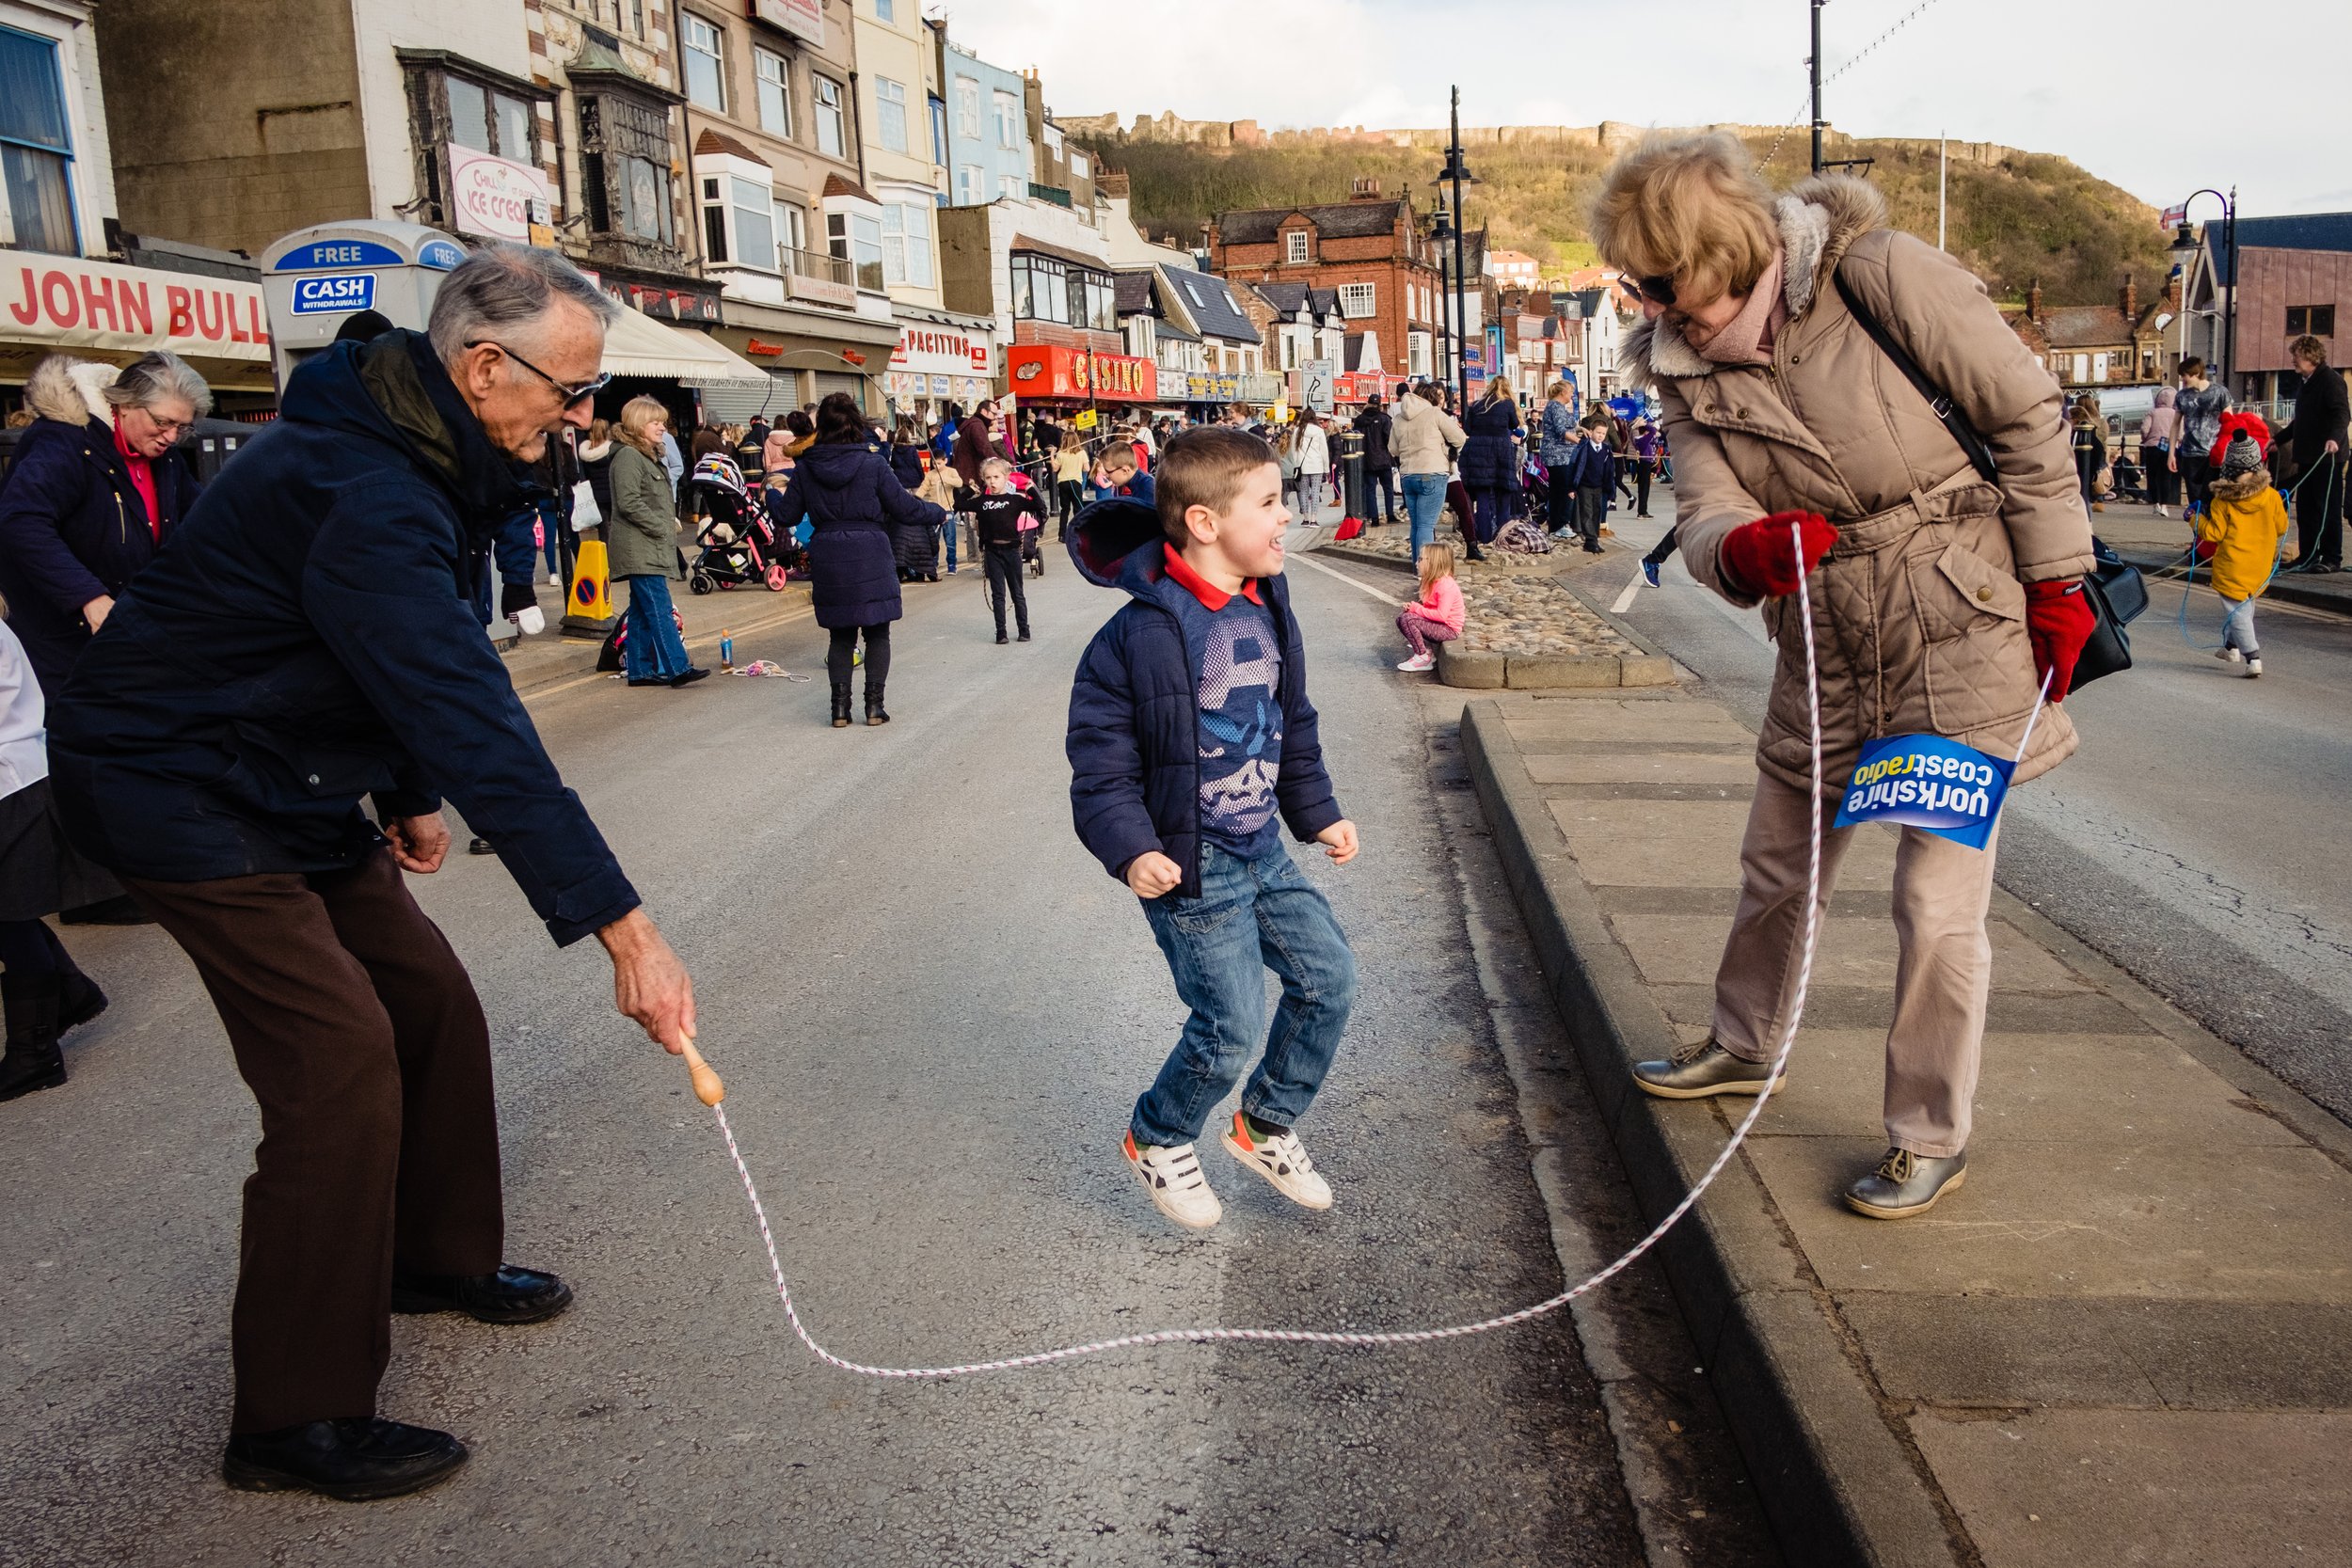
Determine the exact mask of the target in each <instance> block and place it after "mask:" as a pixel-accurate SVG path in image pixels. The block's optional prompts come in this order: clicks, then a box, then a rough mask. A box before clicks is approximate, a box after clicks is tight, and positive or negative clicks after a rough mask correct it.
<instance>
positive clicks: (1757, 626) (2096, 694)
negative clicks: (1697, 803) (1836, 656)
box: [1578, 490, 2352, 1120]
mask: <svg viewBox="0 0 2352 1568" xmlns="http://www.w3.org/2000/svg"><path fill="white" fill-rule="evenodd" d="M1672 506H1673V502H1672V492H1671V491H1670V490H1669V491H1666V492H1664V493H1663V494H1662V495H1661V497H1660V498H1659V503H1658V504H1657V505H1656V507H1655V510H1656V511H1657V512H1658V513H1659V516H1658V517H1657V518H1656V519H1655V520H1654V521H1649V522H1643V521H1640V520H1638V519H1629V518H1622V517H1621V515H1618V514H1612V515H1611V517H1612V523H1613V526H1614V527H1615V528H1616V529H1617V530H1618V531H1619V532H1620V533H1621V534H1622V536H1623V542H1624V543H1625V544H1626V545H1628V546H1631V548H1630V549H1629V550H1622V551H1621V550H1612V551H1611V552H1610V554H1609V555H1608V556H1607V557H1606V558H1605V559H1604V560H1603V561H1601V562H1597V563H1595V564H1594V565H1592V566H1590V567H1587V568H1584V569H1583V570H1582V571H1581V572H1580V573H1579V574H1578V575H1579V577H1580V578H1581V579H1582V580H1583V581H1585V582H1586V583H1587V584H1589V586H1590V587H1591V588H1592V589H1593V590H1595V591H1597V592H1599V593H1602V594H1606V595H1608V596H1609V597H1612V598H1613V597H1614V596H1615V594H1616V593H1617V592H1618V590H1619V589H1620V588H1621V587H1622V586H1623V585H1624V583H1625V581H1626V580H1627V579H1628V578H1629V577H1630V576H1631V575H1632V573H1633V571H1634V562H1635V559H1636V556H1637V555H1638V553H1639V551H1641V550H1643V549H1646V548H1647V547H1648V546H1650V545H1651V544H1653V543H1655V542H1656V540H1657V539H1658V538H1659V537H1660V535H1661V534H1662V533H1663V532H1664V531H1665V528H1666V526H1667V518H1668V517H1669V516H1670V515H1671V514H1672ZM1663 576H1664V580H1665V587H1664V588H1663V589H1662V590H1661V591H1658V592H1650V591H1646V590H1645V592H1644V593H1643V594H1641V595H1640V597H1639V598H1638V599H1637V600H1636V602H1635V605H1634V607H1633V610H1631V612H1630V615H1629V619H1630V620H1631V622H1632V624H1633V625H1634V626H1636V627H1638V628H1640V629H1642V630H1643V631H1645V633H1647V634H1648V635H1649V636H1651V637H1652V638H1653V639H1655V640H1656V641H1659V642H1660V643H1661V645H1662V646H1663V647H1665V649H1666V650H1667V651H1668V652H1669V653H1671V654H1673V655H1674V656H1675V657H1676V658H1677V659H1678V660H1680V661H1681V662H1682V663H1683V664H1685V665H1686V666H1688V667H1690V668H1691V669H1692V670H1693V671H1695V672H1696V673H1698V674H1699V675H1700V676H1701V678H1702V679H1703V680H1704V681H1706V683H1707V684H1708V690H1709V694H1710V695H1713V696H1716V697H1718V698H1721V699H1722V700H1724V701H1725V702H1726V703H1728V704H1730V705H1732V706H1733V707H1734V708H1735V709H1736V710H1738V711H1740V712H1741V713H1743V714H1745V715H1746V716H1747V718H1748V719H1749V721H1751V722H1756V721H1760V720H1761V717H1762V713H1763V702H1764V694H1765V689H1766V686H1767V683H1768V682H1769V680H1770V678H1771V674H1772V649H1771V646H1770V644H1769V643H1767V642H1766V641H1765V640H1764V635H1763V628H1762V625H1761V622H1760V620H1759V618H1758V617H1757V616H1756V615H1755V614H1754V613H1752V612H1742V611H1740V610H1734V609H1732V607H1730V606H1729V605H1727V604H1725V603H1724V602H1723V601H1722V600H1721V599H1718V598H1716V597H1715V595H1713V594H1709V593H1706V592H1705V591H1703V590H1701V589H1699V588H1698V587H1697V586H1696V585H1695V584H1694V583H1693V582H1692V580H1691V578H1690V576H1689V574H1688V573H1687V572H1685V571H1684V570H1683V567H1682V562H1681V559H1680V557H1678V556H1677V557H1676V558H1675V559H1674V560H1672V561H1670V562H1668V563H1667V565H1666V567H1665V570H1664V574H1663ZM2152 598H2153V602H2152V604H2151V606H2150V608H2149V610H2148V612H2147V613H2146V614H2145V615H2143V616H2142V617H2141V618H2140V620H2139V621H2137V623H2135V624H2134V626H2132V628H2131V636H2132V657H2133V663H2134V667H2133V668H2132V669H2131V670H2130V671H2128V672H2125V673H2122V674H2119V675H2113V676H2110V677H2108V678H2107V679H2106V680H2104V681H2101V682H2099V683H2097V684H2095V685H2093V686H2090V687H2088V688H2085V689H2083V690H2082V691H2081V692H2079V693H2077V694H2076V695H2075V696H2074V697H2073V698H2072V699H2070V700H2069V701H2068V703H2067V705H2066V706H2067V711H2068V712H2069V713H2070V714H2071V715H2072V716H2073V718H2074V724H2075V727H2076V729H2077V730H2078V731H2079V732H2080V734H2081V736H2082V746H2081V749H2080V750H2079V751H2078V752H2076V753H2075V755H2074V757H2073V758H2071V759H2070V760H2069V761H2067V762H2066V763H2065V764H2064V765H2063V766H2061V767H2059V768H2056V769H2055V770H2053V771H2052V772H2050V773H2048V774H2045V775H2044V776H2043V777H2042V778H2041V779H2038V780H2036V781H2035V782H2033V783H2032V784H2025V785H2021V786H2020V787H2019V788H2018V790H2017V792H2016V793H2015V794H2014V795H2012V796H2011V797H2010V803H2009V806H2008V808H2007V811H2006V817H2007V820H2006V821H2005V823H2004V825H2003V827H2002V832H2001V862H2000V868H1999V872H1998V879H1999V880H2000V882H2001V885H2002V886H2004V887H2006V888H2008V889H2009V890H2010V892H2011V893H2014V894H2016V895H2018V896H2020V897H2022V898H2025V899H2026V901H2027V902H2029V903H2031V904H2033V905H2034V906H2035V907H2037V908H2039V909H2040V910H2041V911H2042V912H2043V913H2044V914H2047V915H2049V916H2050V917H2051V918H2052V919H2054V920H2056V921H2057V922H2058V924H2059V925H2061V926H2063V927H2066V928H2067V929H2068V930H2070V931H2072V932H2073V933H2074V935H2075V936H2077V937H2079V938H2080V939H2081V940H2083V941H2084V942H2087V943H2089V944H2090V946H2092V947H2093V948H2096V949H2097V950H2098V951H2100V952H2101V953H2103V954H2105V955H2106V957H2108V958H2111V959H2113V960H2114V961H2116V962H2117V963H2119V964H2121V965H2122V967H2123V968H2124V969H2126V970H2127V971H2129V972H2130V973H2131V974H2133V975H2134V976H2135V977H2137V979H2139V980H2140V981H2141V982H2142V983H2143V984H2146V985H2148V986H2149V987H2150V988H2151V989H2152V990H2155V991H2156V992H2157V993H2158V994H2160V995H2162V996H2164V997H2165V998H2166V999H2167V1000H2168V1001H2169V1002H2171V1003H2172V1004H2173V1005H2174V1006H2178V1007H2180V1008H2181V1009H2182V1010H2183V1011H2185V1012H2186V1013H2188V1014H2189V1015H2190V1016H2191V1017H2193V1018H2195V1019H2196V1020H2197V1021H2198V1022H2200V1023H2202V1024H2203V1025H2204V1026H2205V1027H2206V1028H2208V1029H2211V1030H2212V1031H2213V1032H2214V1033H2215V1034H2217V1035H2218V1036H2220V1037H2222V1038H2224V1039H2227V1040H2229V1041H2231V1042H2232V1043H2233V1044H2234V1045H2236V1046H2237V1047H2238V1048H2239V1049H2240V1050H2242V1051H2244V1052H2245V1053H2247V1054H2248V1055H2249V1056H2250V1057H2252V1058H2253V1059H2254V1060H2256V1061H2258V1062H2260V1063H2261V1064H2262V1065H2263V1066H2265V1067H2266V1068H2268V1069H2270V1070H2271V1071H2273V1072H2276V1073H2277V1074H2279V1075H2280V1077H2281V1078H2284V1079H2285V1080H2287V1081H2288V1082H2289V1083H2291V1084H2293V1085H2295V1086H2296V1087H2297V1088H2299V1089H2301V1090H2302V1091H2303V1092H2304V1093H2306V1094H2308V1095H2310V1096H2312V1098H2313V1099H2315V1100H2317V1101H2319V1102H2320V1103H2322V1104H2324V1105H2326V1106H2328V1109H2329V1110H2331V1111H2333V1112H2334V1113H2335V1114H2336V1115H2337V1116H2338V1117H2344V1118H2345V1119H2347V1120H2352V1050H2347V1042H2352V962H2347V959H2352V895H2347V893H2346V890H2347V888H2352V832H2345V831H2344V828H2343V827H2342V826H2341V824H2342V823H2343V822H2344V818H2345V814H2346V812H2347V811H2348V810H2352V621H2347V620H2346V619H2345V618H2344V617H2342V616H2339V615H2331V614H2328V613H2325V612H2322V611H2316V610H2301V609H2298V608H2296V607H2293V606H2287V605H2280V604H2277V603H2275V602H2271V601H2265V603H2264V605H2263V607H2262V608H2261V610H2259V611H2258V612H2257V626H2258V629H2259V631H2260V633H2261V637H2262V643H2263V653H2264V670H2265V673H2264V675H2263V678H2262V679H2260V680H2249V679H2247V678H2246V677H2245V674H2244V673H2243V671H2242V670H2241V669H2239V668H2237V667H2235V666H2230V665H2224V664H2222V663H2220V662H2219V661H2218V660H2217V659H2215V658H2214V657H2212V656H2211V654H2210V653H2209V652H2207V651H2206V649H2207V648H2208V647H2210V646H2212V645H2216V644H2218V643H2219V641H2220V625H2221V606H2220V602H2219V601H2218V600H2217V599H2216V598H2215V597H2214V595H2213V594H2210V593H2208V592H2204V591H2202V590H2200V591H2198V592H2197V593H2195V594H2191V595H2190V597H2189V600H2188V606H2187V613H2186V616H2185V622H2184V620H2183V618H2182V616H2181V613H2180V610H2181V599H2182V589H2181V587H2180V586H2179V585H2178V584H2167V583H2156V584H2152Z"/></svg>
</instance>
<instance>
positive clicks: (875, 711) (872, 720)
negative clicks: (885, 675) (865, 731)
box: [866, 675, 890, 724]
mask: <svg viewBox="0 0 2352 1568" xmlns="http://www.w3.org/2000/svg"><path fill="white" fill-rule="evenodd" d="M866 722H867V723H869V724H887V723H889V722H890V715H889V714H887V713H885V712H883V711H882V682H880V681H878V680H875V679H874V678H873V677H872V676H870V675H869V676H867V677H866Z"/></svg>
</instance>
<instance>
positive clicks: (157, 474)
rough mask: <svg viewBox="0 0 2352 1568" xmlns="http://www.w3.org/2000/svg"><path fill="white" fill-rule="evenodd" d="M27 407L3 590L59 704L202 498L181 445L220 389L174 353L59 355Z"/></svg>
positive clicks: (5, 530) (3, 492) (46, 363)
mask: <svg viewBox="0 0 2352 1568" xmlns="http://www.w3.org/2000/svg"><path fill="white" fill-rule="evenodd" d="M24 403H25V406H26V407H28V408H30V409H31V410H32V411H33V413H34V414H36V415H37V416H39V417H38V418H37V419H35V420H34V421H33V423H32V425H31V426H30V427H29V428H28V429H26V431H25V432H24V436H22V437H21V438H20V439H19V441H18V444H17V449H16V452H17V456H16V466H15V467H13V468H11V469H10V470H9V472H8V483H7V485H6V487H5V488H0V594H6V595H7V596H8V624H9V626H11V627H13V628H14V630H15V632H16V635H17V638H18V640H19V641H22V642H23V643H24V653H25V657H26V658H27V659H28V660H29V661H30V662H31V664H32V667H33V673H34V674H35V675H37V676H38V677H39V678H40V687H41V690H42V691H43V692H44V693H45V694H46V695H47V696H48V697H49V698H50V699H51V700H52V701H55V700H56V697H57V696H58V695H59V694H60V693H61V692H62V691H63V690H64V689H65V677H66V675H67V674H68V673H70V672H71V671H72V668H73V661H74V658H75V657H77V656H78V655H79V654H80V653H81V651H82V648H83V646H84V645H85V644H87V642H88V641H89V640H90V637H91V636H92V634H94V633H95V632H96V631H97V630H98V628H99V626H102V625H103V624H104V622H105V619H106V612H107V611H108V610H112V609H113V608H114V602H115V595H116V594H120V593H121V592H122V590H123V589H124V588H126V587H128V586H129V585H130V582H131V579H132V578H134V577H135V576H137V575H138V572H139V570H140V568H142V567H144V566H145V565H146V564H147V563H148V562H151V561H152V560H154V559H155V553H156V552H157V551H158V550H160V549H162V548H163V547H164V546H165V544H166V543H167V541H169V539H170V538H171V531H172V530H173V529H175V528H177V527H179V525H180V520H181V519H182V518H183V517H185V516H186V515H188V508H189V507H191V506H193V505H195V504H196V497H197V491H198V489H199V485H198V483H197V478H196V472H195V470H194V469H193V468H191V467H189V466H188V460H187V459H186V458H185V457H183V455H181V453H180V452H179V451H177V450H176V443H177V442H178V441H179V439H180V437H181V436H183V435H185V434H186V433H187V430H188V427H189V426H190V425H192V424H194V423H195V422H196V421H197V420H199V419H201V418H202V417H203V416H204V414H205V413H206V412H208V411H209V410H210V409H211V408H212V406H213V394H212V390H211V388H208V387H206V386H205V385H204V378H203V377H202V376H199V375H198V374H197V373H196V372H194V371H193V370H190V369H189V368H188V366H187V364H186V363H185V362H184V361H183V360H182V359H181V358H180V357H179V356H177V355H173V354H165V353H160V352H159V353H154V354H148V355H143V356H140V357H139V358H137V359H135V360H133V361H132V362H131V364H130V365H128V366H127V367H125V368H124V369H123V370H121V371H119V372H118V371H117V370H116V369H115V368H114V367H113V366H112V365H102V364H93V363H86V362H82V361H77V360H74V359H70V358H68V357H67V356H64V355H62V354H56V355H51V356H49V357H48V358H46V359H44V360H42V361H41V362H40V364H39V365H37V366H35V367H34V369H33V373H32V375H31V377H30V378H29V379H27V380H26V382H25V384H24Z"/></svg>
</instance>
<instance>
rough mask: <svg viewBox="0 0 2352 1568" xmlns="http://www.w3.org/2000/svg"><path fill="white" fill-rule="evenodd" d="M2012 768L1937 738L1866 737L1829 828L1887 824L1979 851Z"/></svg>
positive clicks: (1989, 833) (1998, 814) (1996, 818)
mask: <svg viewBox="0 0 2352 1568" xmlns="http://www.w3.org/2000/svg"><path fill="white" fill-rule="evenodd" d="M2016 766H2017V765H2016V764H2015V763H2012V762H2005V761H2003V760H2002V759H2001V758H1999V757H1989V756H1986V755H1985V754H1984V753H1983V752H1979V751H1978V750H1977V749H1976V748H1975V747H1973V746H1963V745H1962V744H1961V743H1960V742H1959V741H1957V740H1947V739H1945V738H1944V737H1943V736H1939V735H1891V736H1886V737H1885V738H1884V739H1883V740H1873V741H1871V742H1870V743H1869V744H1868V745H1867V746H1865V747H1863V748H1862V756H1861V759H1860V760H1859V761H1857V762H1856V763H1855V764H1854V770H1853V777H1852V778H1851V779H1850V780H1848V781H1847V784H1846V794H1845V799H1844V800H1841V801H1840V802H1839V803H1838V808H1837V820H1836V823H1835V824H1834V826H1836V827H1840V828H1851V827H1852V826H1854V825H1855V824H1856V823H1861V822H1892V823H1897V824H1899V825H1900V826H1903V827H1907V828H1918V829H1920V830H1922V831H1924V832H1931V833H1934V834H1936V835H1938V836H1939V837H1943V838H1948V839H1950V840H1951V841H1952V842H1953V843H1955V844H1965V845H1967V846H1968V847H1970V848H1972V849H1981V848H1983V847H1984V846H1985V841H1986V840H1987V839H1989V838H1991V837H1992V836H1993V825H1994V823H1995V822H1998V821H1999V820H2000V819H2001V800H2002V798H2003V797H2005V796H2006V795H2008V793H2009V776H2010V772H2011V771H2013V770H2014V769H2015V768H2016Z"/></svg>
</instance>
